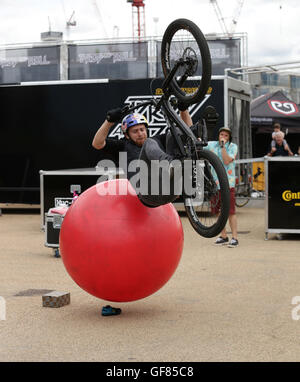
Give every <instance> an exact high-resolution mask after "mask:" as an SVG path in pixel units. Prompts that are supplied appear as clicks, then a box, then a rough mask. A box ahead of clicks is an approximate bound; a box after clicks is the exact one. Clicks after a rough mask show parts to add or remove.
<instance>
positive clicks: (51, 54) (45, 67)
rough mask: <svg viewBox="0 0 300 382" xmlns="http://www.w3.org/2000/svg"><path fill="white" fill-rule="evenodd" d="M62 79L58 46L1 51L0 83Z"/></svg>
mask: <svg viewBox="0 0 300 382" xmlns="http://www.w3.org/2000/svg"><path fill="white" fill-rule="evenodd" d="M59 79H60V48H59V47H58V46H51V47H49V46H48V47H37V48H25V49H8V50H2V51H0V83H2V84H8V83H19V82H26V81H55V80H59Z"/></svg>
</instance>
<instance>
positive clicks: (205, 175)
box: [124, 19, 230, 238]
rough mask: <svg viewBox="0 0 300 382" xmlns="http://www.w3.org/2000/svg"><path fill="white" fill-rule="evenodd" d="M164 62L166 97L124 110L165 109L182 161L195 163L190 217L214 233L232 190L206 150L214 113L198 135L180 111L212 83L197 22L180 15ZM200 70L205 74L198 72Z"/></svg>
mask: <svg viewBox="0 0 300 382" xmlns="http://www.w3.org/2000/svg"><path fill="white" fill-rule="evenodd" d="M161 64H162V69H163V74H164V80H163V84H162V90H163V94H162V96H161V97H160V98H159V99H158V100H157V99H155V98H153V99H151V100H150V101H146V102H141V103H139V104H137V105H134V106H130V107H128V106H126V108H125V109H124V112H125V111H126V112H127V113H130V112H131V111H134V110H136V109H138V108H140V107H145V106H148V105H151V106H152V107H154V108H155V110H154V113H157V112H158V111H159V110H161V111H162V113H163V115H164V117H165V120H166V122H167V125H168V128H169V131H170V132H171V134H172V135H173V137H174V139H175V142H176V144H177V146H178V149H179V152H180V156H181V159H182V161H185V160H191V161H192V165H193V172H192V173H193V176H192V182H193V186H194V188H195V189H196V191H195V192H194V194H192V195H186V194H183V195H182V197H183V199H184V207H185V210H186V213H187V216H188V218H189V221H190V223H191V225H192V227H193V228H194V229H195V230H196V232H197V233H199V234H200V235H201V236H203V237H207V238H209V237H214V236H216V235H218V234H219V233H220V232H221V231H222V229H223V228H224V227H225V224H226V221H227V219H228V216H229V204H230V193H229V185H228V178H227V175H226V172H225V169H224V166H223V165H222V162H221V161H220V159H219V158H218V157H217V156H216V155H215V154H214V153H212V152H211V151H208V150H205V149H204V147H205V146H206V145H207V122H208V121H209V117H210V116H209V115H206V116H205V117H204V118H203V119H202V121H201V123H199V124H198V128H197V130H198V134H197V136H196V135H195V134H194V133H193V132H192V130H191V129H190V128H189V127H188V126H187V125H186V124H185V123H184V121H182V120H181V118H179V116H178V114H177V112H176V111H175V105H176V102H177V104H178V102H182V103H184V104H185V105H186V106H189V105H191V104H193V103H198V102H200V101H201V100H202V99H203V98H204V97H205V95H206V93H207V91H208V88H209V85H210V79H211V58H210V52H209V48H208V45H207V42H206V39H205V37H204V35H203V34H202V32H201V30H200V29H199V28H198V26H197V25H196V24H194V23H193V22H192V21H190V20H187V19H177V20H175V21H173V22H172V23H171V24H170V25H169V26H168V27H167V29H166V31H165V33H164V35H163V39H162V44H161ZM199 72H201V77H200V76H198V75H196V74H198V73H199ZM209 111H211V110H207V112H208V114H209ZM199 169H200V170H199ZM197 171H201V179H202V181H203V182H202V185H201V186H200V187H198V184H196V182H197V179H199V178H197V176H196V174H197ZM198 174H199V173H198ZM218 185H219V186H218ZM200 194H201V200H202V202H201V203H199V198H198V197H199V195H200ZM217 206H219V207H218V211H216V209H217Z"/></svg>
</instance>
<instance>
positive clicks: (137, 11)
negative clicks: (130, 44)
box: [127, 0, 146, 41]
mask: <svg viewBox="0 0 300 382" xmlns="http://www.w3.org/2000/svg"><path fill="white" fill-rule="evenodd" d="M127 3H131V6H132V37H133V39H137V40H138V41H141V40H142V39H143V37H145V36H146V23H145V4H144V0H127Z"/></svg>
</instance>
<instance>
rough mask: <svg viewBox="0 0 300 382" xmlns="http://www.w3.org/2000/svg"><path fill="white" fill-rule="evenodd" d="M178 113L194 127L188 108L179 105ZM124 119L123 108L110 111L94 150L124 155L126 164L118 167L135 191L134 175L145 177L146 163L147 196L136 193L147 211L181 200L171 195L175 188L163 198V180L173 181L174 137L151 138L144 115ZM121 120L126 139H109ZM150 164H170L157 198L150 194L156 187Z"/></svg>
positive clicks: (95, 140)
mask: <svg viewBox="0 0 300 382" xmlns="http://www.w3.org/2000/svg"><path fill="white" fill-rule="evenodd" d="M179 109H180V115H181V118H182V119H183V121H184V122H185V123H186V124H187V125H188V126H191V125H192V122H191V117H190V114H189V112H188V110H186V107H185V106H184V105H179ZM123 117H124V116H123V113H122V109H120V108H117V109H113V110H110V111H108V113H107V117H106V120H105V121H104V122H103V123H102V125H101V126H100V128H99V129H98V131H97V132H96V134H95V136H94V139H93V142H92V146H93V147H94V148H95V149H98V150H101V149H103V148H104V147H106V149H107V150H109V151H110V152H118V153H125V154H126V155H125V157H126V160H125V163H124V161H121V162H123V163H119V165H120V166H121V167H122V168H123V170H124V172H125V174H126V176H127V178H128V180H129V181H130V182H131V184H132V185H133V186H134V188H136V185H137V184H136V183H135V181H136V179H135V175H137V174H139V172H141V173H142V167H139V165H138V163H139V164H140V160H143V161H144V163H146V164H147V166H148V171H147V176H146V177H147V178H148V182H147V186H148V188H147V192H146V193H141V192H140V191H138V192H137V194H138V197H139V199H140V200H141V202H142V203H143V204H145V205H146V206H148V207H157V206H159V205H162V204H166V203H170V202H173V201H174V200H175V199H176V198H178V194H174V192H172V191H174V187H173V188H172V190H171V191H170V193H169V194H163V193H162V192H161V189H162V186H161V184H162V179H168V181H170V180H171V178H172V161H173V159H174V157H175V144H174V142H173V141H172V140H173V137H172V136H171V135H170V133H169V135H167V134H161V135H157V136H154V137H153V138H148V121H147V119H146V118H145V117H144V116H143V115H142V114H139V113H133V114H129V115H127V116H125V117H124V118H123ZM122 118H123V120H122ZM121 120H122V124H121V129H122V131H123V134H124V138H122V139H120V140H117V139H110V138H107V136H108V133H109V130H110V129H111V127H112V126H113V125H114V124H115V123H118V122H119V121H121ZM151 161H158V162H159V163H163V161H166V162H165V163H167V167H165V168H163V169H162V170H159V171H160V173H159V174H160V175H159V179H158V182H159V183H160V186H159V193H158V195H153V194H151V192H150V186H151V182H152V183H153V178H151V170H150V166H151V165H152V162H151ZM166 173H168V177H166V176H165V177H163V176H162V175H166ZM142 176H143V175H141V178H142ZM138 185H140V184H138Z"/></svg>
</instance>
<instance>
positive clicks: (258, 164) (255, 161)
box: [235, 157, 265, 207]
mask: <svg viewBox="0 0 300 382" xmlns="http://www.w3.org/2000/svg"><path fill="white" fill-rule="evenodd" d="M235 195H236V206H237V207H243V206H245V205H246V204H247V203H248V202H249V200H250V199H264V198H265V181H264V157H260V158H246V159H237V160H236V186H235Z"/></svg>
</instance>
